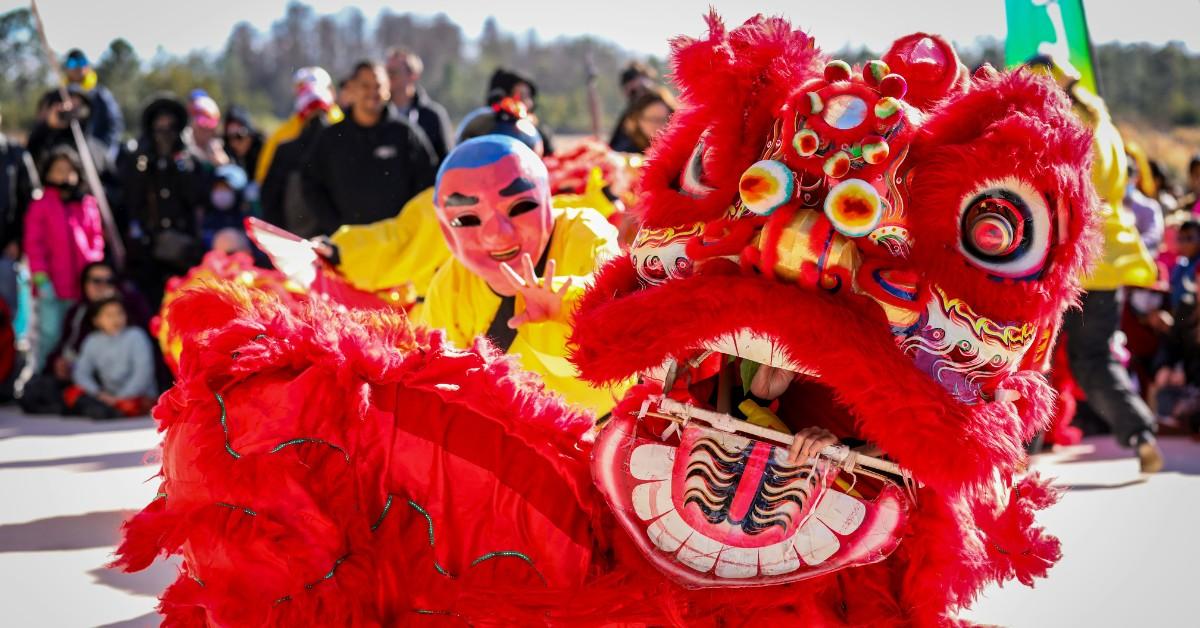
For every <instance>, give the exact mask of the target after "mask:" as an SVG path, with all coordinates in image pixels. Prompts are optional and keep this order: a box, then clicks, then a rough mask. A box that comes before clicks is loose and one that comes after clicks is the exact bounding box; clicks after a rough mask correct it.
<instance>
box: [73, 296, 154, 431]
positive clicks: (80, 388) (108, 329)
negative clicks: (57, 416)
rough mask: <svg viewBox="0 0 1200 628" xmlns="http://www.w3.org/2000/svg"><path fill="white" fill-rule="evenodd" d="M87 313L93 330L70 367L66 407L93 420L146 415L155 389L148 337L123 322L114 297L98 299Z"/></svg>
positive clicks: (151, 354) (118, 299)
mask: <svg viewBox="0 0 1200 628" xmlns="http://www.w3.org/2000/svg"><path fill="white" fill-rule="evenodd" d="M90 314H91V318H92V324H93V325H94V326H95V328H96V331H93V332H92V333H91V334H89V335H88V337H87V339H86V340H84V341H83V348H82V349H81V350H80V352H79V359H78V360H77V361H76V362H75V366H74V368H73V369H72V376H73V379H74V381H75V386H74V387H72V388H70V389H68V391H67V394H66V402H67V406H68V407H69V408H71V409H72V410H73V411H74V412H76V413H78V414H82V415H84V416H88V417H91V418H93V419H112V418H117V417H120V416H138V415H142V414H146V413H147V412H148V411H149V410H150V408H151V406H153V405H154V398H155V396H156V393H157V390H156V384H155V379H154V348H153V347H152V346H151V345H150V338H149V336H147V335H146V332H145V331H142V329H140V328H138V327H130V326H127V325H126V317H125V306H124V304H123V303H122V302H121V299H120V298H118V297H111V298H108V299H103V300H101V301H97V302H96V303H95V304H93V305H92V309H91V312H90Z"/></svg>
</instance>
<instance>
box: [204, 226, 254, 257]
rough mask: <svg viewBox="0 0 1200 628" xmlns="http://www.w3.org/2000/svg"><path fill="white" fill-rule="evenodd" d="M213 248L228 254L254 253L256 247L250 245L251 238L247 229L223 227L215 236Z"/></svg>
mask: <svg viewBox="0 0 1200 628" xmlns="http://www.w3.org/2000/svg"><path fill="white" fill-rule="evenodd" d="M212 249H213V250H214V251H220V252H222V253H224V254H226V255H233V254H234V253H246V254H247V255H253V254H254V248H253V247H251V246H250V239H249V238H247V237H246V231H245V229H240V228H239V229H235V228H233V227H228V228H225V229H222V230H220V231H218V232H217V234H216V235H214V236H213V242H212Z"/></svg>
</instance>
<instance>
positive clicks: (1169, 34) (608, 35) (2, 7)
mask: <svg viewBox="0 0 1200 628" xmlns="http://www.w3.org/2000/svg"><path fill="white" fill-rule="evenodd" d="M22 4H24V3H23V2H20V1H18V0H0V12H3V11H7V10H9V9H12V8H15V7H18V6H21V5H22ZM306 4H309V5H310V6H312V7H314V9H315V10H316V12H317V14H324V13H335V12H338V11H341V10H342V9H344V8H346V7H348V6H357V7H358V8H359V9H360V10H361V11H362V13H363V15H364V16H366V18H367V19H368V20H373V19H374V18H375V16H377V15H378V14H379V12H380V11H381V10H382V9H383V8H385V7H388V8H390V9H391V10H392V11H393V12H396V13H403V12H411V13H415V14H417V15H427V16H433V15H435V14H437V13H439V12H440V13H445V14H446V15H447V16H449V17H450V19H451V20H453V21H454V22H457V23H458V24H459V25H460V27H461V28H462V29H463V32H464V34H465V35H466V36H467V37H468V38H476V37H478V36H479V33H480V32H481V31H482V29H483V23H484V20H485V19H486V18H487V17H488V16H489V15H495V16H496V19H497V20H498V22H499V24H500V27H501V29H502V30H505V31H509V32H514V33H518V34H523V33H525V32H526V31H528V30H530V29H533V30H535V31H536V32H537V34H538V36H539V37H540V38H542V39H553V38H554V37H557V36H560V35H581V34H591V35H593V36H596V37H598V38H601V39H607V40H610V41H613V42H615V43H616V44H618V45H620V46H621V47H623V48H626V49H628V50H631V51H634V52H637V53H642V54H655V55H658V56H660V57H662V56H665V55H666V52H667V43H666V42H667V39H668V38H669V37H671V36H673V35H677V34H689V35H700V34H702V32H703V30H704V24H703V20H702V19H701V16H702V15H703V14H704V13H705V12H706V11H707V8H708V6H709V5H713V6H715V7H716V8H717V10H718V11H719V12H720V13H721V14H722V15H723V16H724V17H725V19H726V22H727V23H730V24H736V23H740V22H741V21H742V20H744V19H746V18H747V17H749V16H750V15H752V14H753V13H760V12H761V13H767V14H781V15H784V16H786V17H789V18H790V19H791V20H792V21H793V22H794V23H796V24H797V25H799V26H801V27H803V28H805V29H807V30H808V31H809V32H810V33H811V34H813V35H814V36H815V37H816V39H817V41H818V43H819V44H820V45H821V47H822V48H824V49H826V50H830V51H833V50H837V49H839V48H841V47H842V46H844V45H846V44H852V45H855V46H858V45H866V46H867V47H869V48H871V49H873V50H876V51H880V50H883V49H885V48H886V47H887V45H888V44H889V43H890V42H891V41H892V40H893V39H895V38H897V37H899V36H901V35H904V34H907V33H910V32H913V31H917V30H924V31H929V32H934V33H939V34H942V35H944V36H946V37H948V38H950V39H951V40H954V41H956V42H958V43H959V44H963V45H968V44H971V43H973V42H974V41H975V39H976V38H978V37H986V36H992V37H996V38H998V39H1003V37H1004V32H1005V24H1004V1H1003V0H912V1H908V0H856V1H848V0H787V1H780V0H761V1H758V2H753V1H750V2H747V1H741V2H733V1H728V0H682V1H680V0H670V1H667V0H595V1H591V2H575V1H568V0H560V1H535V2H521V1H516V0H510V1H506V2H496V1H494V0H492V1H488V2H482V1H479V0H476V1H468V0H433V1H430V0H412V1H409V2H384V1H383V0H362V1H360V2H357V3H347V2H338V1H336V0H309V1H308V2H307V3H306ZM286 5H287V1H286V0H188V1H184V0H93V1H91V2H85V1H83V0H39V6H40V8H41V10H42V13H43V14H44V15H45V18H46V22H47V25H48V29H47V30H48V32H49V37H50V41H51V45H53V46H54V48H56V49H57V50H59V51H63V50H65V49H66V48H69V47H72V46H78V47H80V48H82V49H83V50H84V52H86V53H87V54H88V56H89V57H91V58H93V59H95V58H96V57H98V56H99V54H100V53H101V52H102V51H103V50H104V49H105V48H106V47H107V46H108V42H109V41H111V40H112V39H114V38H116V37H124V38H125V39H127V40H129V41H130V43H132V44H133V46H134V48H135V49H136V50H137V52H138V54H139V56H141V57H142V58H149V57H152V56H153V55H154V54H155V52H156V51H157V50H158V49H159V48H162V49H164V50H165V51H167V52H168V53H172V54H181V53H186V52H189V51H192V50H204V51H208V52H216V51H218V50H220V49H221V48H222V47H223V46H224V43H225V39H226V37H227V36H228V35H229V32H230V30H231V29H232V27H233V25H234V24H235V23H237V22H239V21H242V20H245V21H248V22H250V23H251V24H253V25H254V26H255V27H257V28H258V29H259V30H266V29H267V28H269V27H270V24H271V22H272V21H274V20H276V19H278V18H280V17H281V16H282V15H283V13H284V8H285V7H286ZM598 7H603V9H602V10H598ZM1085 7H1086V10H1087V13H1088V21H1089V25H1090V28H1091V32H1092V38H1093V41H1094V42H1096V43H1102V42H1107V41H1113V40H1117V41H1123V42H1136V41H1149V42H1152V43H1157V44H1162V43H1166V42H1168V41H1172V40H1177V41H1182V42H1184V43H1185V44H1187V46H1188V47H1189V48H1190V49H1191V50H1193V51H1200V0H1141V1H1134V2H1130V1H1129V0H1089V1H1087V2H1085ZM872 18H873V19H872ZM397 43H400V42H397Z"/></svg>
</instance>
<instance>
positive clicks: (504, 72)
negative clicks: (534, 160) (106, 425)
mask: <svg viewBox="0 0 1200 628" xmlns="http://www.w3.org/2000/svg"><path fill="white" fill-rule="evenodd" d="M537 95H538V88H537V84H536V83H534V82H533V79H532V78H530V77H529V76H528V75H527V74H524V73H523V72H520V71H518V70H510V69H508V68H496V71H495V72H493V73H492V78H491V79H490V80H489V81H488V93H487V105H488V106H489V107H491V106H493V105H495V104H497V103H499V102H500V101H502V100H504V99H505V98H514V99H516V100H519V101H521V102H522V103H524V104H525V108H526V109H527V110H528V111H529V115H530V117H531V118H532V119H533V122H534V125H535V126H537V130H538V135H541V136H542V150H543V151H544V153H545V154H546V155H551V154H553V153H554V144H553V138H552V136H551V135H550V130H549V129H547V128H546V127H545V126H543V125H542V123H541V121H539V120H538V119H537Z"/></svg>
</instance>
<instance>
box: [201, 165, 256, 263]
mask: <svg viewBox="0 0 1200 628" xmlns="http://www.w3.org/2000/svg"><path fill="white" fill-rule="evenodd" d="M247 185H248V181H247V179H246V173H245V172H244V171H243V170H242V169H241V168H239V167H237V166H236V165H234V164H227V165H224V166H221V167H219V168H217V169H216V171H214V172H213V186H212V191H210V192H209V195H208V206H207V207H205V208H204V218H203V219H202V220H201V223H200V235H201V237H202V238H203V240H204V247H205V248H206V249H211V248H212V246H213V236H214V235H216V233H217V232H218V231H221V230H222V229H229V228H235V229H240V228H241V227H242V222H243V221H244V220H245V219H246V216H247V215H249V209H250V208H249V204H248V202H247V200H246V187H247Z"/></svg>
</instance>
